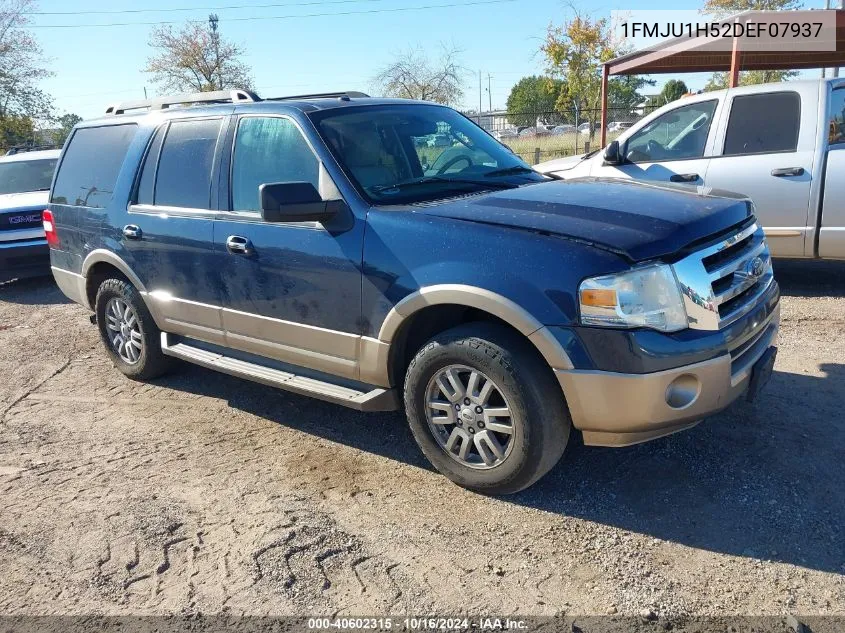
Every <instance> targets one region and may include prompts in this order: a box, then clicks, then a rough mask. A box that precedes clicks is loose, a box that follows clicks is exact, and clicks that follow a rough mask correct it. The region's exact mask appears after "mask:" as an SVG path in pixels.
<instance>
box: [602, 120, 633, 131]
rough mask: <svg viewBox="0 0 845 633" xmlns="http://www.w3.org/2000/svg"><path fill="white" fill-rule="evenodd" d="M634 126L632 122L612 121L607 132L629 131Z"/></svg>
mask: <svg viewBox="0 0 845 633" xmlns="http://www.w3.org/2000/svg"><path fill="white" fill-rule="evenodd" d="M632 125H633V123H632V122H631V121H612V122H610V123H608V124H607V131H608V132H610V133H614V132H621V131H622V130H627V129H628V128H629V127H631V126H632Z"/></svg>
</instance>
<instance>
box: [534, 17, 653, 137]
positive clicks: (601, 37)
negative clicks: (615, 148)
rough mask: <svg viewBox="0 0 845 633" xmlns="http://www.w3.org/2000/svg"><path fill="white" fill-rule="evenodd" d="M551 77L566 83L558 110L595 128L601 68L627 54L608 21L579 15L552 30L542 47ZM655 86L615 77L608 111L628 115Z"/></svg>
mask: <svg viewBox="0 0 845 633" xmlns="http://www.w3.org/2000/svg"><path fill="white" fill-rule="evenodd" d="M540 51H541V52H542V53H543V55H544V56H545V58H546V66H547V68H548V72H549V74H550V75H551V76H552V77H554V78H557V79H561V80H562V81H563V89H562V90H561V92H560V94H559V95H558V101H557V107H558V110H560V111H562V112H573V111H574V110H575V109H577V110H578V113H579V120H581V121H589V122H590V123H591V124H592V129H591V133H592V132H593V131H595V127H596V125H597V124H598V122H599V119H600V117H601V77H602V65H603V64H604V63H605V62H607V61H610V60H611V59H613V58H614V57H617V56H619V55H620V54H622V53H623V52H624V51H623V50H622V49H620V48H619V47H618V45H617V44H615V42H614V41H613V38H612V33H611V29H610V27H609V25H608V21H607V20H606V19H604V18H599V19H596V20H592V19H590V18H588V17H583V16H581V15H580V14H578V13H577V12H576V13H575V16H574V17H573V18H572V19H571V20H569V21H568V22H565V23H564V24H563V25H562V26H554V25H552V26H550V27H549V29H548V31H547V33H546V40H545V42H543V44H542V46H541V47H540ZM653 84H654V82H653V81H650V80H647V79H644V78H642V77H635V76H624V77H616V78H614V79H612V80H610V81H609V82H608V107H609V108H612V109H614V110H623V111H624V112H625V113H626V114H627V113H630V111H631V110H632V109H633V108H634V107H635V106H636V105H638V104H639V103H640V102H641V101H642V95H640V93H639V90H640V89H642V88H643V87H644V86H646V85H653Z"/></svg>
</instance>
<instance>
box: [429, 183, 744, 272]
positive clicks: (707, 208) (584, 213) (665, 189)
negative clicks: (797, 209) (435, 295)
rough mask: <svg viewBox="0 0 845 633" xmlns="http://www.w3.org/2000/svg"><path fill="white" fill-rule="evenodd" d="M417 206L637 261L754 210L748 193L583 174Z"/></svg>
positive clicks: (695, 238) (707, 233) (730, 223)
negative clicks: (571, 241) (553, 237)
mask: <svg viewBox="0 0 845 633" xmlns="http://www.w3.org/2000/svg"><path fill="white" fill-rule="evenodd" d="M713 194H717V195H713ZM417 210H418V211H419V212H421V213H426V214H430V215H436V216H440V217H448V218H454V219H458V220H465V221H468V222H480V223H484V224H494V225H499V226H509V227H514V228H519V229H526V230H532V231H537V232H543V233H550V234H553V235H559V236H562V237H566V238H570V239H575V240H578V241H581V242H586V243H589V244H592V245H594V246H596V247H598V248H602V249H604V250H608V251H611V252H614V253H618V254H620V255H622V256H624V257H626V258H627V259H629V260H631V261H642V260H647V259H655V258H659V257H667V256H669V255H672V254H674V253H677V252H678V251H680V250H681V249H683V248H684V247H685V246H688V245H689V244H691V243H693V242H696V241H698V240H701V239H703V238H706V237H708V236H710V235H713V234H715V233H718V232H720V231H724V230H725V229H727V228H729V227H731V226H734V225H736V224H739V223H740V222H742V221H743V220H746V219H747V218H748V217H749V216H751V215H752V213H753V206H752V205H751V204H750V201H749V200H748V199H747V198H745V197H742V196H738V195H736V194H731V193H728V192H717V191H713V190H709V189H706V188H703V187H701V188H699V189H698V190H695V189H692V188H690V187H688V186H686V187H684V186H672V185H655V184H651V183H642V182H635V181H631V180H621V179H610V178H583V179H573V180H564V181H554V182H546V183H540V184H537V185H530V186H525V187H521V188H519V189H508V190H504V191H496V192H495V193H490V194H486V195H482V196H476V197H468V198H462V199H453V200H449V201H445V202H442V203H438V204H434V205H431V206H428V205H426V206H424V207H422V208H419V207H418V208H417Z"/></svg>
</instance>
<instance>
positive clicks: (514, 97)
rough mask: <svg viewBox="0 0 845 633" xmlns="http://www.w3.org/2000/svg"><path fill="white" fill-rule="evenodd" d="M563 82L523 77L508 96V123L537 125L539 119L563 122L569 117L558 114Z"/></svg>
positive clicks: (534, 76)
mask: <svg viewBox="0 0 845 633" xmlns="http://www.w3.org/2000/svg"><path fill="white" fill-rule="evenodd" d="M563 89H564V85H563V81H561V80H560V79H553V78H551V77H538V76H536V75H533V76H531V77H523V78H522V79H520V80H519V81H518V82H517V83H516V85H515V86H514V87H513V88H511V92H510V95H508V102H507V108H508V121H509V122H510V123H512V124H513V125H528V126H530V125H535V123H536V121H537V117H543V116H545V117H546V118H555V120H557V119H558V118H559V119H561V122H563V121H564V120H568V119H567V117H565V116H563V117H561V116H560V115H557V116H553V115H555V114H557V113H556V112H555V109H556V107H557V103H558V99H559V98H560V94H561V91H563Z"/></svg>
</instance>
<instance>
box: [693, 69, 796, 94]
mask: <svg viewBox="0 0 845 633" xmlns="http://www.w3.org/2000/svg"><path fill="white" fill-rule="evenodd" d="M797 76H798V72H797V71H794V70H746V71H743V72H740V73H739V85H740V86H752V85H755V84H770V83H777V82H779V81H789V80H790V79H794V78H795V77H797ZM729 85H730V74H729V73H713V75H711V77H710V79H708V80H707V83H706V84H705V86H704V90H706V91H710V90H724V89H725V88H728V87H729Z"/></svg>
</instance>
